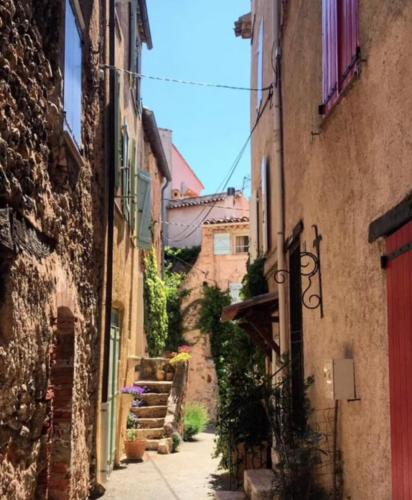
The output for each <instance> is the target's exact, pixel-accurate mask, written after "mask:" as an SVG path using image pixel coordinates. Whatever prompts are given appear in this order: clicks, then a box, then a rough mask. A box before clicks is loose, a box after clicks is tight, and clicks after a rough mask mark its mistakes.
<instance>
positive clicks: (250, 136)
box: [171, 86, 273, 243]
mask: <svg viewBox="0 0 412 500" xmlns="http://www.w3.org/2000/svg"><path fill="white" fill-rule="evenodd" d="M270 89H271V90H270V92H269V94H268V96H267V98H266V101H265V103H264V105H263V106H262V107H261V109H260V110H259V113H258V115H257V117H256V121H255V124H254V125H253V127H252V130H251V131H250V134H249V136H248V138H247V139H246V141H245V143H244V145H243V146H242V148H241V150H240V152H239V154H238V155H237V157H236V159H235V161H234V163H233V165H232V167H231V168H230V170H229V172H228V174H227V175H226V177H225V179H226V180H225V183H224V186H223V187H224V188H225V187H226V186H227V185H228V184H229V181H230V179H231V178H232V176H233V174H234V173H235V171H236V168H237V167H238V165H239V163H240V160H241V158H242V156H243V154H244V152H245V150H246V148H247V146H248V144H249V141H250V140H251V138H252V135H253V133H254V131H255V130H256V127H257V126H258V123H259V121H260V119H261V118H262V115H263V113H264V112H265V109H266V107H267V105H268V103H269V102H270V101H271V100H272V94H273V92H272V90H273V86H271V87H270ZM217 203H218V201H216V202H215V203H213V205H212V206H211V207H210V208H209V210H208V211H207V213H206V215H205V216H204V217H203V218H202V219H201V220H200V221H199V222H198V223H197V225H196V226H195V228H194V229H193V230H192V231H190V232H189V233H188V234H186V235H185V236H184V237H183V238H179V239H176V238H173V239H171V241H173V242H174V243H179V242H181V241H184V240H185V239H186V238H189V236H191V235H192V234H193V233H194V232H195V231H196V230H197V229H198V228H199V227H200V226H201V225H202V224H203V222H204V221H205V220H206V219H207V217H208V216H209V214H210V212H211V211H212V210H213V209H214V208H215V206H216V205H217ZM196 218H197V217H196ZM196 218H195V219H194V220H196ZM192 222H193V221H192ZM184 231H185V230H183V231H182V233H183V232H184ZM182 233H180V234H182Z"/></svg>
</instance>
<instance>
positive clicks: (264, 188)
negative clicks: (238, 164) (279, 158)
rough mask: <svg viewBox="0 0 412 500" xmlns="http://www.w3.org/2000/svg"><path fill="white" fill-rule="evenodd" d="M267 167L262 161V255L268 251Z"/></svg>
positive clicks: (265, 162)
mask: <svg viewBox="0 0 412 500" xmlns="http://www.w3.org/2000/svg"><path fill="white" fill-rule="evenodd" d="M267 167H268V162H267V161H266V159H263V160H262V163H261V166H260V185H261V193H262V196H261V199H262V250H263V253H266V252H267V251H268V197H267V179H268V176H267Z"/></svg>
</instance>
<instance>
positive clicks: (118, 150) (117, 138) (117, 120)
mask: <svg viewBox="0 0 412 500" xmlns="http://www.w3.org/2000/svg"><path fill="white" fill-rule="evenodd" d="M114 94H115V95H114V155H115V156H114V161H115V174H114V175H115V190H116V192H117V190H118V189H119V185H120V167H121V158H122V140H121V135H122V134H121V126H120V124H121V116H120V77H119V72H118V71H115V72H114Z"/></svg>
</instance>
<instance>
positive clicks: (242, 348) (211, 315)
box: [199, 286, 270, 474]
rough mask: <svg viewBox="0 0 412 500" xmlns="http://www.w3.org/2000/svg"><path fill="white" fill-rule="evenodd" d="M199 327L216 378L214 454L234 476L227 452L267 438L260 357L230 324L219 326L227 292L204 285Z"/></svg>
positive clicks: (268, 431)
mask: <svg viewBox="0 0 412 500" xmlns="http://www.w3.org/2000/svg"><path fill="white" fill-rule="evenodd" d="M203 292H204V293H203V299H202V301H201V310H200V317H199V328H200V330H201V331H202V332H204V333H208V334H210V339H211V347H212V355H213V359H214V362H215V367H216V373H217V379H218V388H219V395H218V417H217V422H216V433H217V440H216V455H217V456H220V457H221V462H220V463H221V466H222V467H224V468H229V469H231V471H232V472H234V473H235V474H236V470H235V469H236V464H232V463H231V455H232V453H231V451H232V450H233V449H234V448H235V447H236V445H237V444H239V443H243V444H245V445H247V446H252V447H253V446H255V445H259V444H260V443H261V442H262V441H265V440H267V439H268V438H269V434H270V430H269V428H270V426H269V421H268V418H267V413H266V411H265V408H264V406H263V405H262V400H264V399H265V398H264V394H265V391H266V384H265V371H264V363H263V356H262V354H261V353H260V352H259V351H257V350H256V348H255V346H254V345H253V344H252V343H251V341H250V340H249V337H248V336H247V334H246V333H245V332H244V331H243V330H242V329H241V328H239V327H238V326H237V325H235V324H234V323H231V322H228V323H222V322H221V321H220V317H221V315H222V310H223V308H224V307H225V306H227V305H229V304H230V302H231V299H230V295H229V293H228V292H224V291H222V290H220V288H218V287H216V286H205V287H204V290H203Z"/></svg>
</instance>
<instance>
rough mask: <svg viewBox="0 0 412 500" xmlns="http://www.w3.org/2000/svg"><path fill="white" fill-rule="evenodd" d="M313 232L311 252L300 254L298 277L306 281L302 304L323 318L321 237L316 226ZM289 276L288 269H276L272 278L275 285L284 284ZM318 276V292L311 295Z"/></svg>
mask: <svg viewBox="0 0 412 500" xmlns="http://www.w3.org/2000/svg"><path fill="white" fill-rule="evenodd" d="M312 228H313V230H314V232H315V238H314V240H313V243H312V247H313V250H314V251H313V252H309V251H307V250H304V251H302V252H301V253H300V275H301V277H302V278H304V279H305V280H306V281H307V284H306V287H305V288H304V289H303V291H302V297H301V300H302V304H303V306H304V307H306V308H307V309H318V308H319V311H320V317H321V318H323V294H322V270H321V265H320V242H321V241H322V235H321V234H319V231H318V226H317V225H316V224H314V225H313V226H312ZM288 274H290V271H289V270H288V269H278V270H277V271H276V272H275V275H274V278H275V281H276V283H278V284H283V283H285V282H286V276H287V275H288ZM316 275H318V283H319V291H318V293H312V284H313V281H312V280H313V278H314V277H315V276H316Z"/></svg>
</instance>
